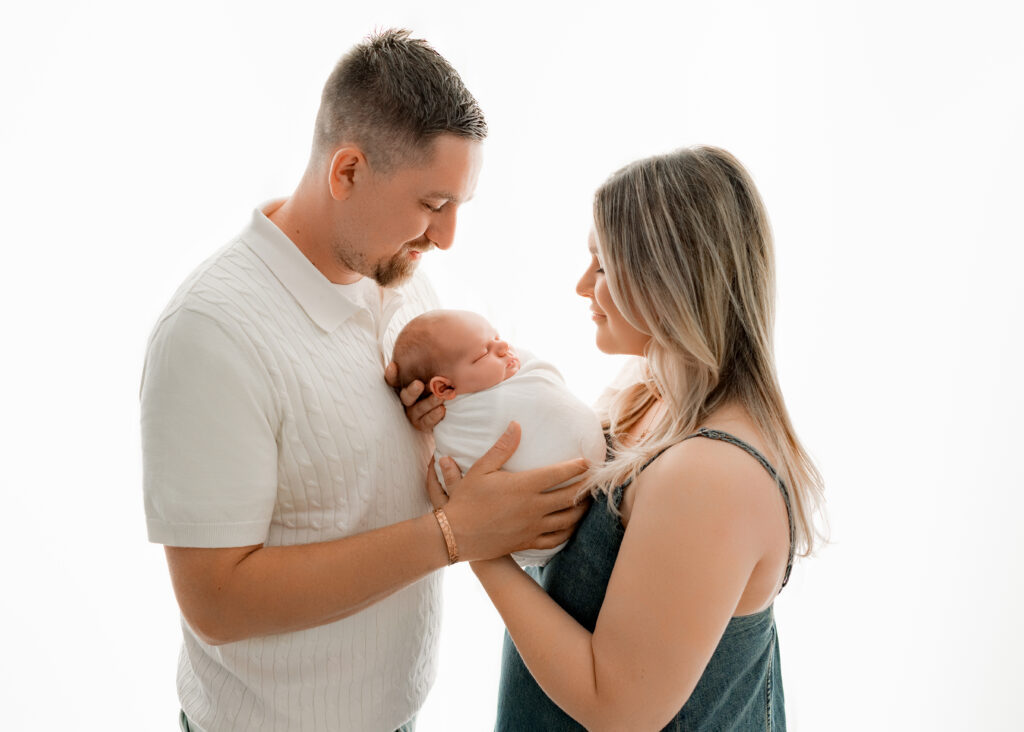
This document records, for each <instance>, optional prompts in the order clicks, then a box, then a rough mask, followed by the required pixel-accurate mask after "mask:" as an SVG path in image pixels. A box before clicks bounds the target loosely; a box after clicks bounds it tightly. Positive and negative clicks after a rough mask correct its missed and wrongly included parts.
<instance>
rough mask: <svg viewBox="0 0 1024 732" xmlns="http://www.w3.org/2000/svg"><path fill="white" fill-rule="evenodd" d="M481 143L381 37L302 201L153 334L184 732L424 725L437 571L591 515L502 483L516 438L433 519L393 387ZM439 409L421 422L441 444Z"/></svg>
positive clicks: (146, 454) (435, 63) (267, 223)
mask: <svg viewBox="0 0 1024 732" xmlns="http://www.w3.org/2000/svg"><path fill="white" fill-rule="evenodd" d="M485 135H486V124H485V122H484V119H483V115H482V113H481V112H480V109H479V107H478V106H477V103H476V101H475V100H474V99H473V97H472V96H471V95H470V93H469V92H468V91H467V90H466V88H465V86H464V85H463V84H462V80H461V79H460V78H459V76H458V74H456V72H455V71H454V70H453V69H452V67H451V66H450V65H449V64H448V63H447V62H446V61H445V60H444V59H443V58H442V57H441V56H440V55H438V54H437V53H436V52H435V51H433V50H432V49H431V48H430V47H429V46H428V45H427V44H426V43H425V42H424V41H422V40H416V39H411V38H410V37H409V34H408V33H407V32H404V31H388V32H385V33H382V34H380V35H378V36H375V37H372V38H370V39H368V40H367V41H366V42H364V43H362V44H360V45H358V46H356V47H355V48H353V49H352V50H351V51H350V52H349V53H348V54H347V55H346V56H345V57H344V58H342V60H341V61H340V62H339V63H338V65H337V67H336V68H335V70H334V72H333V73H332V74H331V76H330V78H329V79H328V81H327V84H326V86H325V88H324V92H323V98H322V101H321V107H320V110H319V113H318V115H317V121H316V129H315V135H314V141H313V149H312V154H311V157H310V161H309V165H308V167H307V170H306V172H305V174H304V176H303V178H302V180H301V181H300V183H299V185H298V187H297V189H296V190H295V192H294V194H293V195H292V196H291V197H290V198H288V199H287V200H285V201H283V202H281V201H275V202H271V203H269V204H266V205H265V206H264V207H262V209H259V210H257V211H255V212H254V214H253V219H252V222H251V223H250V224H249V226H247V227H246V228H245V229H244V230H243V231H242V232H241V234H240V235H239V236H238V237H237V238H236V239H235V240H234V241H232V242H231V243H230V244H229V245H228V246H227V247H225V248H224V249H223V250H221V251H220V252H219V253H217V254H216V255H214V256H213V257H212V258H211V259H210V260H208V261H207V262H206V263H205V264H203V265H202V266H201V267H200V268H199V269H198V270H197V271H196V272H195V273H193V274H192V276H190V277H189V279H188V280H187V281H186V282H185V283H184V284H183V285H182V287H181V288H180V289H179V291H178V293H177V294H176V295H175V296H174V297H173V298H172V300H171V302H170V304H169V305H168V307H167V309H166V311H165V312H164V314H163V315H162V316H161V317H160V319H159V321H158V323H157V325H156V327H155V329H154V332H153V335H152V337H151V340H150V344H149V349H148V352H147V356H146V365H145V370H144V374H143V382H142V389H141V403H142V410H141V411H142V443H143V472H144V491H145V504H146V516H147V522H148V529H149V537H150V540H151V541H154V542H158V543H162V544H165V545H166V554H167V562H168V567H169V569H170V574H171V580H172V583H173V586H174V591H175V594H176V596H177V599H178V604H179V605H180V607H181V612H182V631H183V634H184V644H183V647H182V652H181V656H180V660H179V668H178V693H179V698H180V700H181V705H182V710H183V711H182V720H181V721H182V726H183V728H185V729H201V730H207V731H208V732H214V731H217V732H219V731H220V730H247V731H254V730H275V729H286V728H287V729H290V730H313V729H317V730H359V731H360V732H363V731H367V730H370V731H372V730H386V731H388V732H390V730H394V729H395V728H398V727H400V726H403V725H407V726H406V727H405V728H406V729H411V726H412V723H411V720H412V719H413V718H414V715H415V713H416V711H417V709H418V708H419V707H420V705H421V704H422V702H423V700H424V698H425V696H426V693H427V691H428V690H429V688H430V685H431V683H432V681H433V676H434V671H435V645H436V641H437V636H438V630H439V589H440V582H439V578H438V574H437V573H436V572H435V570H437V569H439V568H441V567H443V566H445V565H447V564H449V563H450V562H451V561H455V560H457V559H462V560H471V559H481V558H488V557H494V556H501V555H503V554H506V553H508V552H510V551H513V550H516V549H521V548H523V547H525V546H532V547H538V548H542V547H549V546H554V545H556V544H558V543H559V542H561V541H563V540H564V539H565V538H567V536H568V534H569V533H570V532H571V530H572V526H573V525H574V524H575V522H576V521H577V520H578V519H579V517H580V515H581V513H582V509H581V508H574V507H572V506H573V495H572V489H571V488H569V489H559V490H557V491H552V492H550V493H545V491H546V490H547V489H549V488H550V487H552V486H554V485H557V484H559V483H561V482H564V481H565V480H567V479H568V478H571V477H573V476H574V475H578V474H579V473H580V472H581V470H582V466H581V465H580V464H579V463H578V462H571V463H565V464H562V465H558V466H552V467H550V468H545V469H542V470H538V471H531V472H530V473H519V474H512V473H501V472H498V468H500V466H501V465H502V463H504V461H505V460H506V459H507V458H508V457H509V455H511V453H512V452H513V451H514V450H515V446H516V444H517V443H518V432H517V429H516V427H515V426H514V425H513V426H512V427H510V431H509V432H508V433H506V435H505V436H504V437H503V438H502V439H501V440H499V443H498V444H496V445H495V447H494V448H493V449H492V450H491V451H490V452H489V453H488V454H487V455H486V456H484V458H482V459H481V460H480V461H479V462H478V463H477V464H476V465H475V466H474V467H473V469H472V470H470V471H469V472H468V473H467V475H466V477H465V479H464V480H463V482H462V483H461V484H460V490H459V491H458V492H457V493H456V495H455V496H454V497H453V498H452V500H451V502H450V503H448V504H447V506H445V508H444V510H443V511H437V512H434V513H431V511H430V504H429V502H428V501H427V498H426V494H425V491H424V481H425V469H426V465H427V461H428V458H429V455H430V450H431V447H430V438H429V437H428V436H427V435H425V434H423V433H420V432H417V431H416V430H415V429H413V428H412V427H411V426H410V424H409V422H408V420H407V419H406V415H405V413H404V412H403V408H402V404H401V403H400V402H399V401H398V400H397V399H396V398H395V394H394V392H393V390H392V389H391V388H389V387H388V386H387V384H386V383H385V381H384V378H383V373H384V364H385V363H387V362H388V360H389V354H390V351H391V347H392V346H393V343H394V339H395V337H396V336H397V333H398V331H399V330H400V329H401V327H402V326H403V325H404V324H405V323H406V322H408V321H409V320H410V319H412V318H413V317H414V316H416V315H418V314H419V313H421V312H423V311H424V310H427V309H430V308H433V307H436V301H435V298H434V295H433V292H432V290H431V289H430V286H429V284H428V283H427V282H426V281H425V280H424V279H423V277H422V276H419V275H416V274H415V269H416V264H417V262H418V260H419V259H420V257H421V256H422V255H423V253H425V252H427V251H429V250H431V249H433V248H434V247H436V248H438V249H442V250H443V249H448V248H449V247H450V246H451V245H452V241H453V238H454V235H455V217H456V212H457V210H458V208H459V206H460V205H461V204H463V203H464V202H465V201H466V200H468V199H469V198H470V197H471V196H472V194H473V191H474V188H475V185H476V179H477V174H478V172H479V169H480V164H481V150H480V147H481V140H482V139H483V138H484V136H485ZM403 396H404V397H405V398H407V399H408V400H410V401H411V400H412V398H414V397H415V396H416V395H415V394H409V393H406V394H403ZM435 407H436V402H432V401H430V400H425V401H424V402H422V403H420V404H418V405H414V406H412V407H410V417H411V418H412V419H413V420H414V421H416V422H418V423H419V424H420V425H421V426H424V427H428V428H429V426H431V424H432V423H434V422H436V420H437V418H438V416H439V415H438V410H437V409H436V408H435ZM432 408H433V409H432Z"/></svg>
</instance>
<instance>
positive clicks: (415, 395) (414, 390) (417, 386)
mask: <svg viewBox="0 0 1024 732" xmlns="http://www.w3.org/2000/svg"><path fill="white" fill-rule="evenodd" d="M393 364H394V361H392V362H391V364H388V368H391V366H392V365H393ZM387 377H388V372H387V369H385V370H384V378H385V379H387ZM395 377H396V378H397V377H398V367H395ZM423 389H424V386H423V382H422V381H418V380H417V381H414V382H412V383H411V384H409V385H408V386H407V387H405V388H404V389H402V391H401V392H399V394H398V398H399V399H401V400H402V404H404V405H405V406H407V407H411V406H412V405H413V404H415V403H416V400H417V399H419V398H420V394H422V393H423Z"/></svg>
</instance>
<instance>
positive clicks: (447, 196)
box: [424, 191, 473, 205]
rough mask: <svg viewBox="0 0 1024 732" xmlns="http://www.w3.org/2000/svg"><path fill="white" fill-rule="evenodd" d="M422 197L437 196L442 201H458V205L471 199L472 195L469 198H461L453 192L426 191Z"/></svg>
mask: <svg viewBox="0 0 1024 732" xmlns="http://www.w3.org/2000/svg"><path fill="white" fill-rule="evenodd" d="M424 198H437V199H440V200H442V201H451V202H452V203H458V204H460V205H461V204H463V203H465V202H466V201H470V200H472V199H473V197H472V196H470V197H469V198H466V199H465V200H462V199H461V198H459V197H458V196H456V195H455V194H454V193H450V192H448V191H434V192H433V193H428V194H427V195H426V196H424Z"/></svg>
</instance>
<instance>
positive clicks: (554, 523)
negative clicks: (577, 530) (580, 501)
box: [541, 505, 590, 534]
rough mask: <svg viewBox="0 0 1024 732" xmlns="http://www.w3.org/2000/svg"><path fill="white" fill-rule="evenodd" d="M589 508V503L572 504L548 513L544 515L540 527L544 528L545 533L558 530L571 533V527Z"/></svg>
mask: <svg viewBox="0 0 1024 732" xmlns="http://www.w3.org/2000/svg"><path fill="white" fill-rule="evenodd" d="M589 509H590V506H589V505H585V506H573V507H572V508H563V509H562V510H561V511H555V512H554V513H549V514H548V515H547V516H545V517H544V519H543V522H542V524H541V528H543V529H544V533H545V534H550V533H552V532H559V531H568V532H569V533H570V534H571V533H572V530H573V527H575V526H576V524H578V523H579V522H580V519H582V518H583V516H584V515H585V514H586V513H587V511H588V510H589Z"/></svg>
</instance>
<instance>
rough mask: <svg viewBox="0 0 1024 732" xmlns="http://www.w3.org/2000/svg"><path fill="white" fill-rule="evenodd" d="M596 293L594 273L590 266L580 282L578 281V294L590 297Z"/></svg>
mask: <svg viewBox="0 0 1024 732" xmlns="http://www.w3.org/2000/svg"><path fill="white" fill-rule="evenodd" d="M593 293H594V273H593V272H592V271H591V270H590V269H589V268H588V269H587V271H586V272H584V273H583V276H582V277H580V279H579V282H577V283H576V294H577V295H579V296H580V297H590V296H591V295H592V294H593Z"/></svg>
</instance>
